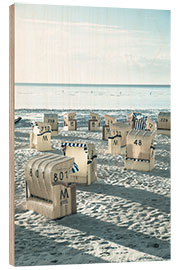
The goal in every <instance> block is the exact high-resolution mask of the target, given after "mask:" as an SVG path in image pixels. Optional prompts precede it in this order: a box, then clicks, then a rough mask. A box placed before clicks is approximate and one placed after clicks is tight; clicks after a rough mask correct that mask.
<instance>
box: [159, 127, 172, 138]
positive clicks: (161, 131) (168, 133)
mask: <svg viewBox="0 0 180 270" xmlns="http://www.w3.org/2000/svg"><path fill="white" fill-rule="evenodd" d="M157 134H162V135H167V136H169V137H170V136H171V130H170V129H157Z"/></svg>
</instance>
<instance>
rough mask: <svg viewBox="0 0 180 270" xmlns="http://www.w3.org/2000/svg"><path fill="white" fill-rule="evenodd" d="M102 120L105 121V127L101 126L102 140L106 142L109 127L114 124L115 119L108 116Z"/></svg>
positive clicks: (109, 132) (109, 133)
mask: <svg viewBox="0 0 180 270" xmlns="http://www.w3.org/2000/svg"><path fill="white" fill-rule="evenodd" d="M104 119H105V125H104V126H103V129H102V139H103V140H104V141H107V140H108V137H109V136H110V135H111V131H110V129H111V125H112V124H114V123H116V119H115V118H114V117H112V116H110V115H107V114H106V115H104Z"/></svg>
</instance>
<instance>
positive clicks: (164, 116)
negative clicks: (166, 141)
mask: <svg viewBox="0 0 180 270" xmlns="http://www.w3.org/2000/svg"><path fill="white" fill-rule="evenodd" d="M157 134H163V135H168V136H170V135H171V113H170V112H160V113H159V115H158V120H157Z"/></svg>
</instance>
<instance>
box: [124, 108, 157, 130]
mask: <svg viewBox="0 0 180 270" xmlns="http://www.w3.org/2000/svg"><path fill="white" fill-rule="evenodd" d="M126 120H127V122H128V123H130V124H131V127H132V129H135V130H149V131H154V130H155V122H153V121H152V120H151V118H150V117H149V116H145V115H143V114H141V113H139V112H137V113H135V112H132V113H130V114H128V115H127V118H126Z"/></svg>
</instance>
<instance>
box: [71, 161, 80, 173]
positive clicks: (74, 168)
mask: <svg viewBox="0 0 180 270" xmlns="http://www.w3.org/2000/svg"><path fill="white" fill-rule="evenodd" d="M78 171H79V168H78V165H77V164H76V163H75V162H74V164H73V167H72V172H73V173H76V172H78Z"/></svg>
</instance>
